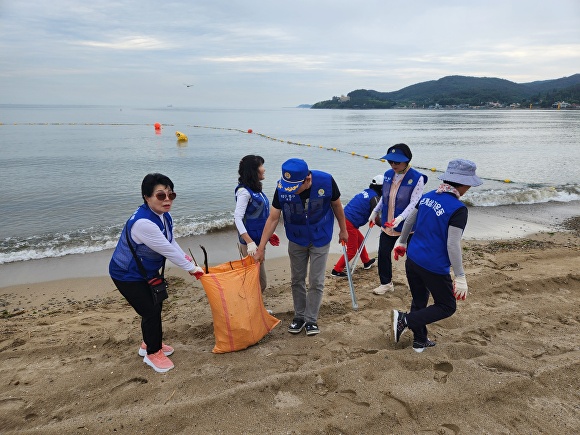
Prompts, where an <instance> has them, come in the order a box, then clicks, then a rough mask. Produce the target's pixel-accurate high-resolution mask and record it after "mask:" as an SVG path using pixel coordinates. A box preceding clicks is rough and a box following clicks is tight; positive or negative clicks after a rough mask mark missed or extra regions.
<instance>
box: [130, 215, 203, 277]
mask: <svg viewBox="0 0 580 435" xmlns="http://www.w3.org/2000/svg"><path fill="white" fill-rule="evenodd" d="M155 214H157V213H155ZM157 216H159V217H160V218H161V221H162V222H163V224H164V225H165V228H167V225H166V223H165V220H164V219H163V215H162V214H161V215H159V214H158V215H157ZM131 238H132V239H133V240H134V241H135V242H136V243H142V244H145V245H147V247H149V248H151V249H152V250H154V251H155V252H157V253H158V254H161V255H163V256H164V257H165V258H167V259H168V260H169V261H171V262H172V263H173V264H175V265H176V266H178V267H181V268H182V269H183V270H186V271H188V272H189V271H191V270H193V269H194V268H195V265H194V264H193V263H191V262H190V261H187V260H186V259H185V252H183V250H182V249H181V247H180V246H179V245H178V244H177V242H176V241H175V238H173V239H172V240H171V242H169V240H167V238H165V234H163V232H162V231H160V230H159V227H158V226H157V225H156V224H155V222H152V221H150V220H149V219H137V221H136V222H135V223H134V224H133V226H132V227H131Z"/></svg>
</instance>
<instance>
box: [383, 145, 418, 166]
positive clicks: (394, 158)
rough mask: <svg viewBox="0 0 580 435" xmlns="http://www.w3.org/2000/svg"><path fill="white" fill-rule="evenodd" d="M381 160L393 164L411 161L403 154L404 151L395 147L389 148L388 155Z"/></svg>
mask: <svg viewBox="0 0 580 435" xmlns="http://www.w3.org/2000/svg"><path fill="white" fill-rule="evenodd" d="M381 158H382V159H384V160H390V161H391V162H399V163H400V162H408V161H409V160H411V159H410V158H409V157H407V156H406V155H405V153H404V152H403V150H402V149H400V148H395V147H394V146H392V147H391V148H389V150H388V151H387V154H385V155H384V156H383V157H381Z"/></svg>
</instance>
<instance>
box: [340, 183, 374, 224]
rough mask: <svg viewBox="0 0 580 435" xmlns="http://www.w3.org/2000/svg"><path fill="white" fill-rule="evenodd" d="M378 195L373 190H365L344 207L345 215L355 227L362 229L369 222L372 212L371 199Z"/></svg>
mask: <svg viewBox="0 0 580 435" xmlns="http://www.w3.org/2000/svg"><path fill="white" fill-rule="evenodd" d="M375 196H378V195H377V192H375V191H374V190H373V189H365V190H363V191H362V192H360V193H357V194H356V195H355V196H353V198H352V199H351V200H350V201H349V202H348V204H347V205H346V206H345V207H344V215H345V216H346V218H347V219H348V220H349V221H350V223H351V224H352V225H353V226H354V227H355V228H358V227H362V226H363V225H364V224H366V223H367V222H368V221H369V216H370V214H371V212H372V210H371V205H370V202H371V199H373V198H374V197H375Z"/></svg>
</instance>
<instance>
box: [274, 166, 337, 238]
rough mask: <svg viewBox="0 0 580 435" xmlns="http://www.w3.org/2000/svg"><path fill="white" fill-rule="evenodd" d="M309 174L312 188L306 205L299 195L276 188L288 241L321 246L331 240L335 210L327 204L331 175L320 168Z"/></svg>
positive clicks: (329, 194)
mask: <svg viewBox="0 0 580 435" xmlns="http://www.w3.org/2000/svg"><path fill="white" fill-rule="evenodd" d="M310 172H311V173H312V187H311V188H310V197H309V198H308V199H307V202H306V208H305V207H304V206H303V205H302V200H301V199H300V195H297V194H295V193H286V192H283V191H281V190H278V199H279V200H280V206H281V207H282V214H283V215H284V228H285V229H286V237H288V240H290V241H292V242H294V243H296V244H298V245H300V246H309V245H310V244H311V243H312V244H313V245H314V246H315V247H317V248H320V247H321V246H325V245H327V244H329V243H330V241H331V240H332V229H333V227H334V213H333V212H332V207H331V206H330V200H331V197H332V176H331V175H330V174H327V173H326V172H322V171H310Z"/></svg>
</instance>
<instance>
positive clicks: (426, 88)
mask: <svg viewBox="0 0 580 435" xmlns="http://www.w3.org/2000/svg"><path fill="white" fill-rule="evenodd" d="M563 100H565V101H566V102H568V103H571V104H580V74H574V75H573V76H570V77H563V78H560V79H554V80H543V81H536V82H530V83H514V82H511V81H509V80H505V79H499V78H492V77H466V76H447V77H443V78H441V79H439V80H430V81H428V82H423V83H417V84H415V85H411V86H407V87H406V88H403V89H400V90H398V91H394V92H378V91H374V90H367V89H357V90H355V91H352V92H349V93H348V95H347V96H346V97H344V96H342V97H333V98H332V99H331V100H326V101H320V102H318V103H316V104H314V105H313V106H312V108H313V109H390V108H395V107H425V108H427V107H430V106H436V105H438V106H462V107H467V106H485V105H486V104H488V103H490V102H493V103H495V104H496V105H497V104H498V103H499V104H500V105H505V106H508V105H510V104H513V103H515V104H520V105H521V106H523V107H529V105H530V104H532V105H533V106H535V107H551V106H552V104H553V103H555V102H557V101H563Z"/></svg>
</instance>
